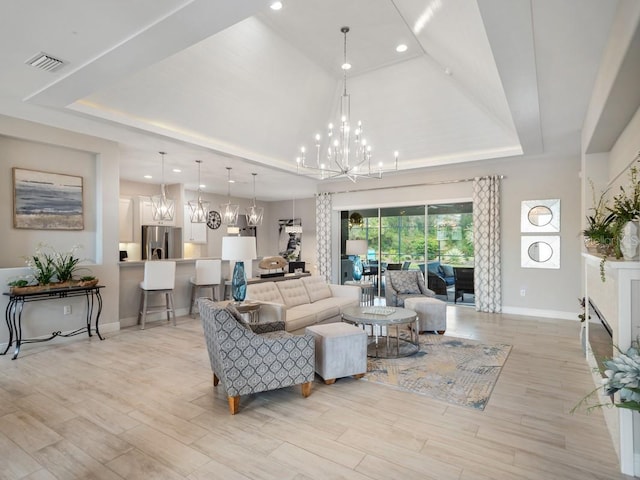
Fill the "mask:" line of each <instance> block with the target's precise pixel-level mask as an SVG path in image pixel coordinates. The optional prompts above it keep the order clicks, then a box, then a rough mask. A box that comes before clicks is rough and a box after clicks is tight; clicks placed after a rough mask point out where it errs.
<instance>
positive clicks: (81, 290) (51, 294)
mask: <svg viewBox="0 0 640 480" xmlns="http://www.w3.org/2000/svg"><path fill="white" fill-rule="evenodd" d="M102 288H104V286H102V285H94V286H91V287H65V288H52V289H50V290H43V291H40V292H30V293H22V294H15V293H4V295H7V296H8V297H9V304H8V305H7V309H6V311H5V320H6V322H7V328H8V329H9V342H7V348H6V349H5V351H4V352H2V353H0V355H6V354H7V352H8V351H9V349H10V348H11V345H12V344H13V343H14V342H15V344H16V349H15V352H14V354H13V357H12V358H11V360H15V359H16V358H18V354H19V353H20V346H21V345H22V344H23V343H37V342H47V341H49V340H52V339H54V338H55V337H72V336H74V335H78V334H80V333H84V332H87V334H88V335H89V337H91V320H92V318H93V312H94V307H95V310H96V320H95V332H96V335H98V338H100V340H104V339H103V338H102V335H100V330H99V328H98V323H99V321H100V313H101V312H102V296H101V295H100V289H102ZM82 296H84V297H85V298H86V300H87V319H86V325H84V326H82V327H80V328H78V329H77V330H74V331H72V332H70V333H62V332H60V331H56V332H52V333H51V336H50V337H48V338H27V339H23V338H22V311H23V309H24V304H25V303H28V302H38V301H43V300H56V299H61V298H69V297H82Z"/></svg>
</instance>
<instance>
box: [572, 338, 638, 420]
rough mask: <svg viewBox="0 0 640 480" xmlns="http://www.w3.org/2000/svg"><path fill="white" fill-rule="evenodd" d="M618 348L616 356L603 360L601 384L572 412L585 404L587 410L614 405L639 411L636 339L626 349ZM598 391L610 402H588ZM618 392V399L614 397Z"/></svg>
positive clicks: (573, 410) (573, 409)
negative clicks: (603, 376)
mask: <svg viewBox="0 0 640 480" xmlns="http://www.w3.org/2000/svg"><path fill="white" fill-rule="evenodd" d="M617 350H618V356H616V357H613V358H610V359H607V360H605V361H604V366H605V367H606V370H605V372H604V374H605V378H603V379H602V385H601V386H600V387H598V388H596V389H595V390H593V391H592V392H591V393H589V394H588V395H587V396H585V397H584V398H583V399H582V400H581V401H580V402H579V403H578V404H577V405H576V406H575V407H573V408H572V409H571V413H574V412H575V411H576V410H578V409H579V408H581V407H583V406H586V407H587V411H590V410H592V409H594V408H601V407H605V406H614V407H617V408H627V409H630V410H635V411H638V412H640V348H639V345H638V340H637V339H636V340H635V341H633V342H631V346H630V347H629V348H628V349H627V350H626V351H624V352H623V351H621V350H620V349H617ZM598 392H601V394H603V395H606V396H608V397H609V398H610V400H611V403H596V404H592V403H590V400H591V399H592V397H593V396H594V395H596V394H597V393H598ZM615 394H618V395H619V396H618V400H616V398H615Z"/></svg>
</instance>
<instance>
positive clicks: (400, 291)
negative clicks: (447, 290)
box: [384, 270, 436, 307]
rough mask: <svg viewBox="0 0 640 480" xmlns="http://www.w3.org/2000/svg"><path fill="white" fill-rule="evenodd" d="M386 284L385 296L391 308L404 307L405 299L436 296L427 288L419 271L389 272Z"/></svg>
mask: <svg viewBox="0 0 640 480" xmlns="http://www.w3.org/2000/svg"><path fill="white" fill-rule="evenodd" d="M384 283H385V287H384V296H385V299H386V301H387V305H389V306H391V307H404V301H405V299H407V298H411V297H425V296H426V297H435V296H436V294H435V292H434V291H433V290H429V289H428V288H427V287H426V286H425V284H424V277H423V276H422V272H420V271H418V270H387V271H386V272H384Z"/></svg>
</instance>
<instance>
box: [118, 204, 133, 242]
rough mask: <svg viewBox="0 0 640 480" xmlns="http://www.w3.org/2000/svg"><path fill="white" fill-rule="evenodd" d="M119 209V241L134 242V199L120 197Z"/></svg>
mask: <svg viewBox="0 0 640 480" xmlns="http://www.w3.org/2000/svg"><path fill="white" fill-rule="evenodd" d="M119 207H120V208H119V210H118V221H119V233H118V241H119V242H120V243H130V242H133V199H131V198H127V197H120V204H119Z"/></svg>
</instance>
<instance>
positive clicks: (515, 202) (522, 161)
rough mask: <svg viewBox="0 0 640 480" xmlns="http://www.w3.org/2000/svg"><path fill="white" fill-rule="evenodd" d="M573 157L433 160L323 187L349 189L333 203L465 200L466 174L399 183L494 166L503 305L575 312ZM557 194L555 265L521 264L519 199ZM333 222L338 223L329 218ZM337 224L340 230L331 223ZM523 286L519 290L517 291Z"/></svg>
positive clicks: (528, 311)
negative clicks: (439, 163)
mask: <svg viewBox="0 0 640 480" xmlns="http://www.w3.org/2000/svg"><path fill="white" fill-rule="evenodd" d="M579 168H580V159H579V158H578V157H577V156H576V157H558V156H528V157H513V158H508V159H501V160H494V161H490V162H483V163H481V164H477V165H476V164H473V163H468V164H464V165H456V166H454V167H440V168H437V169H432V170H430V171H428V172H414V173H412V174H404V175H389V176H388V177H383V179H382V180H379V181H370V180H369V181H362V182H359V183H358V184H356V185H353V184H346V183H343V184H336V183H334V184H331V185H325V186H323V191H331V190H333V191H341V190H345V189H347V188H349V189H352V190H353V191H351V192H348V193H338V194H336V195H334V199H333V208H334V210H336V212H335V213H334V215H335V216H337V215H338V211H339V210H345V209H352V208H364V207H379V206H391V205H420V204H425V203H442V202H448V201H464V200H469V199H470V198H471V196H472V188H473V183H472V182H461V183H452V184H446V185H433V186H424V185H419V186H413V187H401V185H403V184H421V183H422V184H424V183H433V182H438V181H445V180H461V179H467V178H473V177H474V176H482V175H490V174H501V175H504V176H505V178H504V179H503V181H502V203H501V208H502V218H501V220H502V286H503V297H502V298H503V301H502V304H503V311H505V312H510V313H517V314H523V315H536V316H544V317H553V318H567V319H572V320H577V314H578V310H579V308H578V295H579V292H580V273H581V269H580V253H581V239H580V237H579V232H580V229H581V223H580V222H581V214H580V179H579ZM394 185H397V186H400V187H399V188H395V189H384V190H369V191H356V189H364V188H374V187H376V186H381V187H382V186H394ZM553 198H558V199H560V204H561V232H560V236H561V257H560V262H561V267H560V269H557V270H554V269H532V268H521V267H520V237H521V234H520V208H521V202H522V201H523V200H544V199H553ZM333 225H334V226H335V225H339V221H338V220H336V219H335V218H334V221H333ZM337 232H339V230H337ZM333 236H334V238H333V259H334V265H333V271H334V276H335V275H337V273H336V272H337V271H338V268H339V266H338V263H337V260H336V259H338V258H339V253H340V252H339V240H338V239H337V238H336V236H337V233H336V231H335V229H334V235H333ZM521 289H525V290H526V295H525V296H524V297H522V296H520V290H521Z"/></svg>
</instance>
